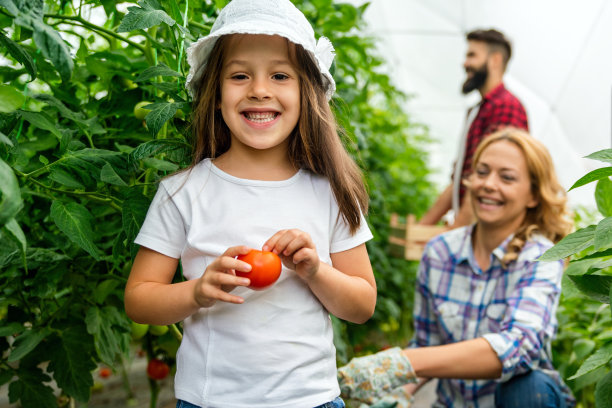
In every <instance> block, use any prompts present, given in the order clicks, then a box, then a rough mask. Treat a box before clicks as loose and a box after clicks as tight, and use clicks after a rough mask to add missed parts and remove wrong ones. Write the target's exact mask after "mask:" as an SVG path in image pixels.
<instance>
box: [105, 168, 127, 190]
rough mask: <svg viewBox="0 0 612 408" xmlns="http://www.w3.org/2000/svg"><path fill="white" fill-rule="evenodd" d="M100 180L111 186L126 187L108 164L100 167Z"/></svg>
mask: <svg viewBox="0 0 612 408" xmlns="http://www.w3.org/2000/svg"><path fill="white" fill-rule="evenodd" d="M100 180H102V181H103V182H105V183H108V184H113V185H115V186H121V187H127V183H126V182H125V181H123V179H122V178H121V177H119V175H118V174H117V172H116V171H115V169H113V166H111V165H110V163H106V164H105V165H104V166H102V171H101V172H100Z"/></svg>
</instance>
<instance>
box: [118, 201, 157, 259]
mask: <svg viewBox="0 0 612 408" xmlns="http://www.w3.org/2000/svg"><path fill="white" fill-rule="evenodd" d="M149 205H150V200H149V199H147V198H146V197H145V196H143V195H142V194H140V192H139V191H138V190H136V189H130V190H129V192H128V196H127V198H126V199H125V200H124V201H123V207H122V214H121V217H122V222H123V231H124V232H125V235H126V237H127V242H128V245H129V246H130V247H131V248H132V251H131V252H135V250H136V245H135V244H134V239H135V238H136V235H138V231H140V227H141V226H142V223H143V222H144V219H145V216H146V215H147V210H148V209H149ZM134 255H135V254H134Z"/></svg>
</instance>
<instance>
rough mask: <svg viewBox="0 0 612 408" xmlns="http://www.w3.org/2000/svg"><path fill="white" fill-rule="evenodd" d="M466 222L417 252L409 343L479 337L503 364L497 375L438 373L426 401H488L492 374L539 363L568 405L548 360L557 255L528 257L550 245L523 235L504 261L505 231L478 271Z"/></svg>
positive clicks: (559, 270) (508, 374)
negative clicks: (516, 253) (543, 259)
mask: <svg viewBox="0 0 612 408" xmlns="http://www.w3.org/2000/svg"><path fill="white" fill-rule="evenodd" d="M473 228H474V227H473V226H468V227H463V228H457V229H454V230H451V231H448V232H446V233H444V234H442V235H439V236H437V237H435V238H433V239H432V240H431V241H429V242H428V244H427V246H426V247H425V251H424V253H423V257H422V259H421V264H420V267H419V275H418V282H417V288H416V293H415V300H414V325H415V338H414V340H413V346H435V345H441V344H448V343H455V342H458V341H463V340H470V339H474V338H479V337H483V338H484V339H486V340H487V341H488V342H489V343H490V344H491V347H492V348H493V350H494V351H495V352H496V353H497V355H498V356H499V360H500V361H501V363H502V365H503V371H502V377H501V379H500V380H497V381H495V380H459V379H440V380H439V383H438V389H437V394H438V400H437V402H436V404H435V405H434V407H455V408H456V407H475V408H476V407H481V408H482V407H494V406H495V404H494V392H495V387H496V386H497V383H498V382H499V381H502V382H503V381H507V380H509V379H510V378H512V376H514V375H517V374H522V373H525V372H528V371H529V370H541V371H543V372H545V373H547V374H549V375H551V376H552V377H553V378H554V379H555V380H556V381H557V382H558V383H559V384H560V386H561V388H562V390H563V391H564V393H565V394H566V399H567V400H568V404H569V405H568V406H572V405H573V398H572V396H571V392H570V391H569V389H568V388H567V386H565V384H563V382H562V380H561V379H560V377H559V374H558V373H557V372H556V371H555V370H554V368H553V366H552V363H551V352H550V343H551V341H552V339H553V337H554V335H555V332H556V329H557V320H556V317H555V313H556V311H557V305H558V303H559V295H560V293H561V277H562V275H563V262H562V261H558V262H538V261H536V259H537V258H538V257H539V256H540V255H542V254H543V253H544V252H545V251H546V250H547V249H548V248H550V247H551V246H552V245H553V244H552V242H550V241H549V240H548V239H546V238H544V237H543V236H540V235H536V236H533V237H532V238H531V239H529V240H528V241H527V242H526V244H525V246H524V247H523V249H522V251H521V253H520V254H519V257H518V259H517V260H516V261H512V262H510V263H509V265H508V266H507V267H504V266H503V265H502V263H501V260H502V258H503V256H504V255H505V253H506V250H507V248H506V247H507V244H508V242H509V241H510V239H511V238H512V236H510V237H508V238H507V239H506V240H505V241H504V242H503V243H502V244H501V245H500V246H499V247H497V248H496V249H495V250H494V251H493V253H492V255H491V263H490V266H489V268H488V269H487V270H485V271H483V270H481V269H480V267H479V266H478V264H477V263H476V259H475V257H474V251H473V249H472V240H471V238H472V231H473Z"/></svg>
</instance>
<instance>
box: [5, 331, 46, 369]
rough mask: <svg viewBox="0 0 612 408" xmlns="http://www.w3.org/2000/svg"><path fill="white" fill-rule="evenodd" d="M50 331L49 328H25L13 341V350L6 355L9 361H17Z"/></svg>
mask: <svg viewBox="0 0 612 408" xmlns="http://www.w3.org/2000/svg"><path fill="white" fill-rule="evenodd" d="M49 333H51V331H50V330H49V329H41V330H35V329H31V330H27V331H26V332H24V333H21V334H20V335H19V337H17V339H15V342H14V343H13V351H12V352H11V354H10V355H9V357H8V361H9V362H14V361H19V360H21V359H22V358H23V357H25V356H26V355H27V354H28V353H29V352H30V351H32V350H34V348H36V346H38V344H40V342H41V341H43V340H44V339H45V337H47V336H48V335H49Z"/></svg>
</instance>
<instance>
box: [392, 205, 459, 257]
mask: <svg viewBox="0 0 612 408" xmlns="http://www.w3.org/2000/svg"><path fill="white" fill-rule="evenodd" d="M390 224H391V234H390V235H389V243H390V244H391V245H393V246H396V247H400V248H402V249H403V256H404V258H406V259H408V260H411V261H419V260H421V255H422V254H423V249H425V244H427V241H429V240H430V239H431V238H433V237H435V236H436V235H438V234H441V233H443V232H444V231H447V230H448V228H447V227H445V226H442V225H418V224H417V221H416V217H415V216H414V214H408V215H407V216H406V217H405V218H404V219H402V217H400V216H399V215H398V214H391V223H390Z"/></svg>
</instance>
